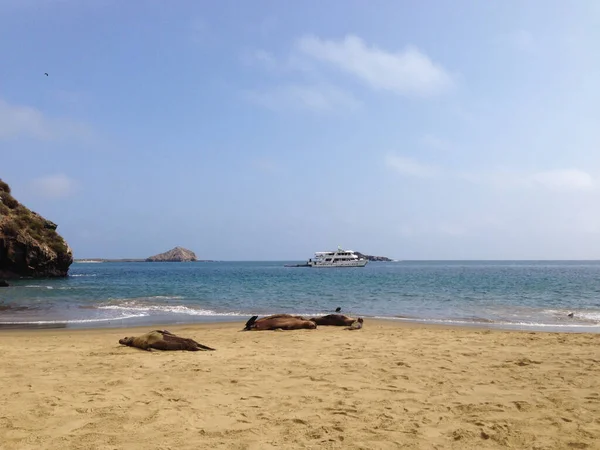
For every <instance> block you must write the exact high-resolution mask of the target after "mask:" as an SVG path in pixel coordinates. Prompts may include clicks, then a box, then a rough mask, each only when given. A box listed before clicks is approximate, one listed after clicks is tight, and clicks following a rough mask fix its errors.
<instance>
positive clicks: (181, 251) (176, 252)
mask: <svg viewBox="0 0 600 450" xmlns="http://www.w3.org/2000/svg"><path fill="white" fill-rule="evenodd" d="M75 262H76V263H105V262H121V263H123V262H216V261H214V260H212V259H198V258H196V254H195V253H194V252H193V251H191V250H188V249H187V248H183V247H175V248H173V249H171V250H169V251H167V252H164V253H160V254H158V255H154V256H150V257H148V258H145V259H138V258H79V259H76V260H75Z"/></svg>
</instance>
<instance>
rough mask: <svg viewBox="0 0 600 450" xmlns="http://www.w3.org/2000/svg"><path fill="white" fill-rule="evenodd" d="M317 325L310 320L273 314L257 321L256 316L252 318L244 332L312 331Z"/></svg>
mask: <svg viewBox="0 0 600 450" xmlns="http://www.w3.org/2000/svg"><path fill="white" fill-rule="evenodd" d="M315 328H317V324H316V323H314V322H313V321H311V320H307V319H305V318H304V317H302V316H292V315H290V314H274V315H272V316H267V317H263V318H262V319H259V318H258V316H252V317H251V318H250V320H248V322H246V325H245V326H244V331H250V330H256V331H263V330H276V329H282V330H301V329H309V330H314V329H315Z"/></svg>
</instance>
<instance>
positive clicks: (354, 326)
mask: <svg viewBox="0 0 600 450" xmlns="http://www.w3.org/2000/svg"><path fill="white" fill-rule="evenodd" d="M362 326H363V320H362V317H359V318H358V319H356V322H354V323H353V324H352V325H350V326H349V327H346V328H344V330H360V329H361V328H362Z"/></svg>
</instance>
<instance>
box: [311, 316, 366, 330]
mask: <svg viewBox="0 0 600 450" xmlns="http://www.w3.org/2000/svg"><path fill="white" fill-rule="evenodd" d="M310 320H311V321H312V322H314V323H316V324H317V325H334V326H338V327H348V326H350V325H352V324H353V323H354V322H356V319H354V318H352V317H348V316H344V315H343V314H327V315H326V316H323V317H312V318H311V319H310Z"/></svg>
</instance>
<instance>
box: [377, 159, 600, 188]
mask: <svg viewBox="0 0 600 450" xmlns="http://www.w3.org/2000/svg"><path fill="white" fill-rule="evenodd" d="M385 162H386V165H387V166H388V167H390V168H392V169H393V170H395V171H396V172H398V173H399V174H401V175H404V176H412V177H417V178H434V177H440V176H441V175H444V177H445V178H449V179H456V180H462V181H466V182H469V183H473V184H478V185H484V186H489V187H493V188H499V189H524V188H543V189H546V190H551V191H555V192H574V191H591V190H593V189H595V188H596V187H597V186H598V183H597V180H596V179H595V177H594V176H592V175H591V174H589V173H587V172H584V171H582V170H579V169H558V170H549V171H540V172H534V173H524V172H522V171H519V170H506V169H504V170H496V171H493V170H492V171H486V170H480V171H475V170H471V171H451V170H447V169H445V168H443V167H434V166H431V165H427V164H423V163H421V162H419V161H417V160H416V159H413V158H409V157H406V156H399V155H394V154H389V155H387V156H386V158H385Z"/></svg>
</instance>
